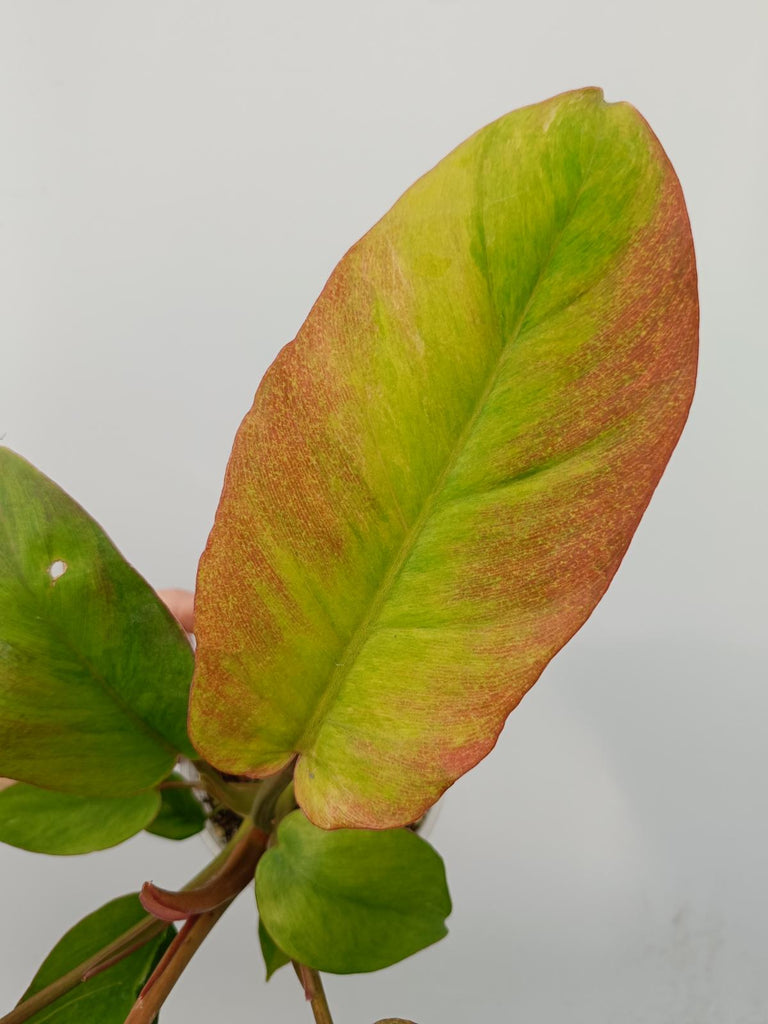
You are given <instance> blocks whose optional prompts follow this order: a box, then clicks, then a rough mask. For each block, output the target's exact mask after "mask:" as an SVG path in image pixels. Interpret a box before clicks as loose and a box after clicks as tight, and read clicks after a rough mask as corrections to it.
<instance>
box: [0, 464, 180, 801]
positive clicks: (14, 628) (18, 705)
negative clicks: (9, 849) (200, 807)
mask: <svg viewBox="0 0 768 1024" xmlns="http://www.w3.org/2000/svg"><path fill="white" fill-rule="evenodd" d="M193 662H194V659H193V655H192V651H191V649H190V646H189V643H188V641H187V637H186V635H185V633H184V632H183V630H182V629H181V627H180V626H179V624H178V623H177V622H176V620H175V619H174V618H173V616H172V615H171V613H170V612H169V611H168V609H167V608H166V607H165V605H164V604H163V603H162V601H160V599H159V598H158V597H157V595H156V594H155V593H154V591H153V590H152V589H151V587H150V586H149V585H148V584H147V583H146V582H145V581H144V580H143V579H142V578H141V577H140V576H139V575H138V574H137V573H136V572H135V571H134V570H133V569H132V568H131V567H130V566H129V565H128V564H127V563H126V562H125V560H124V559H123V558H122V556H121V555H120V554H119V552H118V551H117V550H116V549H115V547H114V546H113V545H112V543H111V542H110V540H109V539H108V538H107V537H106V536H105V534H104V533H103V532H102V530H101V528H100V527H99V526H98V525H97V524H96V523H95V522H94V521H93V519H91V518H90V516H88V515H87V514H86V513H85V512H84V511H83V509H82V508H80V506H79V505H77V504H76V503H75V502H74V501H73V500H72V499H71V498H70V497H68V495H66V494H65V493H64V492H63V491H62V490H61V489H60V488H59V487H57V486H56V484H54V483H53V482H52V481H51V480H49V479H48V478H47V477H45V476H43V474H42V473H40V472H39V471H38V470H36V469H35V468H34V467H33V466H31V465H30V464H29V463H28V462H26V461H25V460H24V459H22V458H21V457H20V456H18V455H16V454H15V453H14V452H12V451H9V450H8V449H7V448H0V775H7V776H9V777H10V778H14V779H19V780H20V781H22V782H29V783H32V784H33V785H37V786H42V787H43V788H45V789H55V790H58V791H60V792H64V793H76V794H78V795H80V796H99V797H102V796H103V797H115V796H128V795H132V794H134V793H137V792H139V791H141V790H143V789H149V788H150V787H152V786H154V785H155V784H156V783H157V782H159V781H160V779H162V778H164V777H165V776H166V775H167V774H168V773H169V772H170V771H171V769H172V768H173V764H174V762H175V760H176V757H177V754H178V753H183V754H187V755H188V756H190V757H192V756H195V755H194V751H193V749H192V748H191V746H190V744H189V740H188V738H187V734H186V712H187V698H188V691H189V682H190V679H191V677H192V669H193Z"/></svg>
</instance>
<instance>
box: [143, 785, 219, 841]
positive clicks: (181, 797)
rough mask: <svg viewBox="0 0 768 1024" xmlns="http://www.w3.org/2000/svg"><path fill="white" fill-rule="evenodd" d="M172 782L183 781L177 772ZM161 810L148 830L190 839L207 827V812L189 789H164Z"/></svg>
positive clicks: (161, 796) (171, 836) (161, 834)
mask: <svg viewBox="0 0 768 1024" xmlns="http://www.w3.org/2000/svg"><path fill="white" fill-rule="evenodd" d="M171 781H172V782H181V781H182V777H181V776H180V775H177V774H175V773H174V774H173V775H172V776H171ZM160 800H161V803H160V810H159V812H158V815H157V817H156V818H155V819H154V820H153V821H152V823H151V824H149V825H147V832H151V833H152V834H153V835H156V836H162V837H163V838H164V839H188V838H189V836H194V835H197V833H198V832H200V831H202V829H203V828H204V827H205V812H204V811H203V808H202V807H201V806H200V803H199V801H198V800H196V799H195V797H194V795H193V794H192V791H191V790H189V789H163V790H161V791H160Z"/></svg>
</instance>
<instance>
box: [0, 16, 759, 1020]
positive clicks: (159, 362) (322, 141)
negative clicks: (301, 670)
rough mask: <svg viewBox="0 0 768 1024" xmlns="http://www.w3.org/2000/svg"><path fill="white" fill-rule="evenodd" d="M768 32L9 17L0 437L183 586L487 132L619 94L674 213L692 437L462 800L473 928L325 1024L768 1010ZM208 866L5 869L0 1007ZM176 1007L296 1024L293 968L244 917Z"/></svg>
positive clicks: (456, 801)
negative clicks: (353, 269) (461, 157)
mask: <svg viewBox="0 0 768 1024" xmlns="http://www.w3.org/2000/svg"><path fill="white" fill-rule="evenodd" d="M767 10H768V8H766V5H765V3H764V2H763V0H754V2H749V0H729V2H728V3H722V2H718V3H712V4H711V5H707V4H706V2H705V0H696V2H694V0H690V2H685V0H677V2H676V0H643V2H642V3H639V2H635V3H631V4H630V3H626V2H621V0H580V2H579V3H572V4H571V3H568V2H567V0H546V2H540V3H531V2H527V3H522V2H521V3H517V4H515V3H512V2H505V3H502V2H490V0H486V2H482V0H473V2H451V0H409V2H403V0H388V2H387V3H377V4H371V3H366V2H362V0H355V2H349V3H346V2H339V0H323V2H308V0H294V2H292V3H288V4H262V3H259V2H257V0H252V2H249V3H248V2H234V0H219V2H216V3H214V2H207V3H203V2H198V0H176V2H171V0H151V2H148V0H134V2H131V3H127V2H126V3H114V2H108V0H93V2H83V0H80V2H77V0H49V2H42V0H16V2H14V0H2V2H0V332H1V333H0V355H1V357H2V359H1V362H0V367H1V372H0V434H4V435H5V438H4V439H5V443H6V444H9V445H10V446H12V447H13V448H15V449H16V450H18V451H20V452H21V453H22V454H24V455H25V456H27V457H28V458H29V459H31V460H32V461H33V462H34V463H36V464H37V465H38V466H39V467H40V468H41V469H43V470H44V471H45V472H46V473H48V474H49V475H50V476H52V477H53V478H54V479H56V480H57V481H58V482H60V483H61V484H62V485H63V486H64V487H65V488H66V489H67V490H68V491H69V492H70V493H71V494H72V495H73V496H75V497H76V498H77V499H78V500H79V501H80V502H81V503H82V504H83V505H84V506H85V507H86V508H87V509H88V510H89V511H90V512H91V513H92V514H93V515H94V516H95V517H96V518H97V519H98V520H99V521H100V522H101V523H102V524H103V525H104V527H105V528H106V529H107V531H108V532H109V533H110V535H111V536H112V537H113V539H114V540H115V541H116V543H117V544H118V546H119V547H120V548H121V550H122V551H123V552H124V554H125V555H126V556H127V557H128V559H129V560H130V561H131V562H132V563H133V564H134V565H136V566H137V568H138V569H139V570H140V571H141V572H143V573H144V574H145V575H146V576H147V577H148V579H149V580H150V581H151V582H152V583H153V584H154V585H156V586H167V585H186V586H191V585H192V583H193V579H194V573H195V567H196V562H197V558H198V555H199V553H200V551H201V549H202V546H203V544H204V541H205V537H206V533H207V531H208V529H209V527H210V524H211V521H212V517H213V513H214V509H215V506H216V501H217V498H218V491H219V488H220V485H221V479H222V475H223V471H224V466H225V462H226V458H227V455H228V451H229V447H230V445H231V440H232V437H233V434H234V431H235V428H236V426H237V424H238V422H239V420H240V418H241V417H242V415H243V414H244V412H245V411H246V409H247V408H248V406H249V405H250V402H251V398H252V394H253V391H254V390H255V388H256V386H257V384H258V381H259V379H260V377H261V375H262V374H263V372H264V370H265V368H266V367H267V365H268V364H269V362H270V361H271V360H272V358H273V357H274V356H275V354H276V352H277V350H278V348H279V347H280V346H281V345H282V344H283V343H284V342H285V341H287V340H289V339H290V338H291V337H292V336H293V335H294V334H295V332H296V330H297V328H298V327H299V325H300V323H301V322H302V320H303V318H304V317H305V315H306V313H307V311H308V309H309V307H310V305H311V303H312V301H313V300H314V298H315V297H316V295H317V294H318V292H319V291H320V289H321V288H322V285H323V283H324V282H325V280H326V278H327V276H328V274H329V272H330V270H331V269H332V267H333V265H334V264H335V263H336V261H337V260H338V259H339V258H340V256H341V255H342V254H343V252H344V251H345V249H346V248H347V247H348V246H349V245H350V244H351V243H352V242H353V241H354V240H355V239H357V238H358V237H359V236H360V235H361V234H362V233H363V232H364V231H365V230H366V229H367V228H368V227H369V226H370V225H371V224H372V223H373V221H375V220H376V219H377V218H378V217H379V216H380V215H381V214H382V213H383V212H384V211H385V210H386V209H387V207H388V206H389V205H390V204H391V203H392V202H393V201H394V200H395V199H396V198H397V196H398V195H399V194H400V193H401V192H402V191H403V190H404V189H405V188H406V187H407V186H408V185H409V184H410V183H411V182H412V181H413V180H414V179H415V178H416V177H417V176H418V175H420V174H421V173H422V172H423V171H425V170H426V169H427V168H429V167H430V166H432V165H433V164H434V163H435V162H436V161H437V160H438V159H440V157H442V156H443V155H444V154H445V153H446V152H447V151H448V150H449V149H451V148H452V147H453V146H454V145H456V144H457V143H458V142H460V141H461V140H462V139H463V138H464V137H466V136H467V135H468V134H470V133H471V132H472V131H474V130H475V129H476V128H478V127H480V126H481V125H483V124H484V123H486V122H487V121H489V120H491V119H493V118H495V117H496V116H498V115H500V114H502V113H504V112H505V111H507V110H509V109H512V108H514V107H518V106H521V105H523V104H526V103H530V102H535V101H537V100H540V99H544V98H546V97H548V96H551V95H553V94H554V93H557V92H560V91H563V90H566V89H570V88H574V87H578V86H582V85H592V84H595V85H602V86H603V87H604V88H605V91H606V97H607V99H609V100H618V99H627V100H630V101H631V102H632V103H634V104H635V105H636V106H637V107H638V108H639V109H640V110H641V111H642V112H643V113H644V115H645V116H646V117H647V118H648V120H649V121H650V123H651V125H652V126H653V127H654V129H655V131H656V132H657V134H658V135H659V137H660V138H661V140H662V143H663V144H664V145H665V147H666V149H667V151H668V153H669V154H670V156H671V158H672V161H673V163H674V164H675V166H676V168H677V171H678V174H679V176H680V179H681V181H682V184H683V188H684V190H685V193H686V196H687V199H688V204H689V209H690V215H691V220H692V223H693V231H694V236H695V240H696V244H697V251H698V258H699V268H700V287H701V303H702V334H701V339H702V362H701V373H700V380H699V388H698V393H697V397H696V400H695V403H694V407H693V412H692V415H691V419H690V422H689V425H688V428H687V430H686V432H685V435H684V437H683V440H682V442H681V444H680V446H679V448H678V450H677V452H676V454H675V455H674V457H673V459H672V461H671V463H670V466H669V469H668V472H667V475H666V477H665V478H664V480H663V482H662V485H661V486H660V488H659V490H658V492H657V494H656V496H655V498H654V501H653V503H652V506H651V508H650V510H649V512H648V514H647V516H646V518H645V520H644V522H643V524H642V526H641V528H640V530H639V532H638V534H637V536H636V538H635V540H634V542H633V545H632V548H631V550H630V553H629V555H628V557H627V559H626V560H625V563H624V565H623V567H622V569H621V570H620V572H619V574H618V576H617V578H616V580H615V582H614V584H613V586H612V588H611V590H610V592H609V594H608V596H607V597H606V598H605V600H604V601H603V603H602V605H601V606H600V608H599V609H598V610H597V612H596V613H595V614H594V615H593V616H592V618H591V620H590V621H589V623H588V624H587V625H586V626H585V628H584V629H583V630H582V631H581V633H580V634H579V635H578V637H577V638H576V639H575V640H574V641H573V642H572V643H571V644H570V645H569V646H568V647H567V648H566V649H565V650H564V651H563V653H562V654H561V655H559V656H558V658H557V659H556V660H555V662H554V663H553V664H552V666H551V667H550V668H549V669H548V670H547V672H546V673H545V674H544V677H543V678H542V680H541V681H540V683H539V684H538V685H537V687H536V688H535V689H534V690H533V691H532V693H531V694H530V695H529V696H528V697H527V698H526V700H525V701H524V702H523V704H522V706H521V707H520V708H519V709H518V710H517V711H516V712H515V714H514V715H513V716H512V718H511V719H510V722H509V724H508V726H507V728H506V730H505V732H504V734H503V736H502V738H501V741H500V743H499V745H498V747H497V749H496V750H495V752H494V753H493V754H492V755H491V756H490V757H489V758H488V759H487V760H486V761H485V762H484V763H483V764H482V765H481V766H480V767H479V768H478V769H476V770H475V771H474V772H473V773H471V774H470V775H469V776H468V777H466V778H465V779H463V780H461V781H460V782H459V783H458V784H457V785H456V786H455V787H454V789H453V790H451V791H450V792H449V794H448V796H447V797H446V799H445V800H444V802H443V804H442V806H441V811H440V816H439V818H438V820H437V822H436V824H435V826H434V830H433V833H432V841H433V842H434V843H435V845H436V846H437V847H438V849H439V850H440V851H441V852H442V853H443V855H444V857H445V859H446V862H447V867H448V873H449V879H450V882H451V887H452V891H453V896H454V903H455V910H454V913H453V916H452V918H451V920H450V922H449V923H450V925H451V934H450V936H449V937H448V938H447V939H446V940H445V941H443V942H442V943H440V944H438V945H437V946H435V947H433V948H432V949H430V950H428V951H426V952H424V953H422V954H420V955H418V956H417V957H415V958H414V959H413V960H411V961H409V962H407V963H405V964H403V965H400V966H398V967H396V968H392V969H390V970H388V971H385V972H382V973H380V974H378V975H372V976H368V977H366V976H361V977H353V978H341V979H335V978H330V979H329V981H328V989H329V994H330V998H331V1002H332V1005H333V1007H334V1008H335V1011H336V1020H337V1024H366V1022H372V1021H373V1020H375V1019H377V1018H378V1017H382V1016H386V1015H393V1014H400V1015H402V1016H406V1017H410V1018H413V1019H414V1020H416V1021H418V1022H419V1024H430V1022H441V1024H447V1022H455V1024H460V1022H461V1024H464V1022H467V1021H507V1020H509V1021H525V1022H527V1024H550V1022H551V1024H555V1022H557V1024H562V1022H565V1021H568V1024H614V1022H617V1021H618V1022H621V1024H634V1022H670V1024H671V1022H674V1024H724V1022H738V1024H742V1022H744V1024H752V1022H755V1024H757V1022H761V1024H764V1022H765V1021H766V1020H768V980H766V968H765V963H766V951H767V948H768V923H766V922H767V919H768V882H767V881H766V865H767V864H768V825H767V824H766V821H767V818H766V811H767V810H768V799H767V798H766V785H767V779H768V772H767V771H766V769H767V768H768V753H767V752H766V751H767V748H768V744H767V743H766V719H767V717H768V688H767V687H766V681H768V671H766V669H767V668H768V665H767V664H766V663H767V662H768V657H767V654H768V651H767V647H768V643H767V641H766V635H765V628H764V622H765V618H766V616H765V612H766V599H765V585H764V579H765V573H766V540H765V537H766V532H765V529H764V526H763V518H764V516H765V513H766V507H767V506H768V502H767V501H766V498H768V484H767V481H766V458H765V451H766V415H765V380H766V370H767V369H768V365H767V363H766V352H765V349H766V344H765V301H766V272H767V271H768V266H767V264H766V255H765V232H766V190H765V181H766V178H767V176H768V166H767V164H768V161H767V160H766V148H767V144H766V105H767V103H768V76H767V75H766V72H765V41H766V34H767V32H768V17H767V15H766V11H767ZM206 856H207V853H206V850H205V848H204V845H203V843H202V841H201V840H199V839H193V840H190V841H188V842H186V843H184V844H181V845H178V846H175V845H173V844H170V843H167V842H164V841H162V840H159V839H156V838H154V837H151V836H142V837H139V838H136V839H134V840H132V841H131V842H129V843H128V844H126V845H125V846H124V847H121V848H119V849H117V850H113V851H109V852H104V853H99V854H92V855H90V856H88V857H84V858H75V859H55V858H49V857H42V856H36V855H32V854H22V853H21V852H19V851H16V850H12V849H9V848H2V849H0V907H2V908H3V910H2V937H0V951H1V953H2V956H1V957H0V1008H3V1007H8V1008H10V1006H11V1005H12V1003H13V1002H14V1001H15V999H16V998H17V997H18V995H19V994H20V992H21V990H22V989H23V988H24V987H25V985H26V983H27V982H28V980H29V978H30V977H31V975H32V974H33V973H34V970H35V969H36V966H37V964H38V962H39V960H40V959H41V958H42V956H43V955H44V954H45V953H46V952H47V951H48V949H49V948H50V946H51V945H52V944H53V943H54V941H55V940H56V939H57V938H58V937H59V936H60V934H61V933H62V932H63V931H64V930H65V929H66V928H67V927H69V925H71V924H72V923H74V921H76V920H77V919H78V918H80V917H81V916H82V915H83V914H84V913H86V912H87V911H89V910H91V909H93V908H95V907H96V906H98V905H99V904H100V903H102V902H104V901H105V900H107V899H108V898H111V897H112V896H114V895H117V894H119V893H122V892H126V891H129V890H131V889H136V888H137V887H138V886H139V885H140V883H141V882H142V881H143V880H144V879H145V878H147V877H153V878H155V880H157V881H158V882H159V883H161V884H166V885H174V884H179V883H181V882H182V881H183V880H185V879H186V878H187V877H188V876H189V875H190V874H191V873H193V871H194V870H195V869H197V867H199V866H200V865H201V863H202V862H203V860H204V858H205V857H206ZM162 1019H163V1022H164V1024H181V1022H185V1024H196V1022H200V1024H203V1022H206V1024H207V1022H210V1021H214V1020H226V1021H228V1022H233V1024H235V1022H239V1021H242V1022H246V1021H280V1022H281V1024H282V1022H285V1024H289V1022H294V1021H296V1022H299V1024H301V1022H307V1024H308V1022H309V1020H310V1013H309V1010H308V1008H306V1007H305V1006H304V1005H303V1002H302V996H301V993H300V991H299V989H298V986H297V985H296V982H295V979H294V978H293V976H292V975H290V976H289V972H288V971H285V972H282V974H281V975H279V976H278V977H277V978H276V979H275V980H274V981H273V982H271V983H270V985H269V986H265V985H264V983H263V981H262V967H261V965H260V962H259V954H258V951H257V945H256V940H255V918H254V915H253V910H252V907H251V906H249V897H248V896H244V897H243V898H242V899H241V901H240V902H239V904H238V905H237V907H236V908H235V909H233V911H232V912H231V913H230V914H229V915H228V916H227V917H225V918H224V920H223V921H222V922H221V924H220V925H219V926H218V928H217V932H216V933H214V935H213V936H212V937H211V939H210V940H209V942H208V944H207V948H204V949H203V950H202V951H201V952H200V954H199V956H198V959H197V961H196V962H195V963H194V964H193V966H192V968H191V969H190V970H189V971H188V973H187V975H186V976H185V977H184V979H183V980H182V982H181V983H180V984H179V986H178V988H177V990H176V992H175V993H174V995H173V997H172V999H171V1000H170V1002H169V1003H168V1005H167V1009H166V1010H165V1011H164V1013H163V1018H162ZM84 1024H90V1022H84ZM94 1024H96V1022H94Z"/></svg>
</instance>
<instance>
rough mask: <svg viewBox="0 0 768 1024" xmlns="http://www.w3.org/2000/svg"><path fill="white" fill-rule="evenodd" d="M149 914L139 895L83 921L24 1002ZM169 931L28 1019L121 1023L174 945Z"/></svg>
mask: <svg viewBox="0 0 768 1024" xmlns="http://www.w3.org/2000/svg"><path fill="white" fill-rule="evenodd" d="M144 915H145V910H144V908H143V907H142V905H141V904H140V903H139V898H138V896H137V895H136V894H134V893H131V894H130V895H128V896H120V897H119V898H118V899H116V900H112V901H111V902H110V903H107V904H106V905H105V906H103V907H101V908H100V909H99V910H95V911H94V912H93V913H92V914H89V915H88V916H87V917H84V918H83V920H82V921H80V922H79V923H78V924H76V925H75V926H74V928H71V929H70V930H69V931H68V932H67V934H66V935H65V936H64V937H63V938H62V939H61V940H60V941H59V942H58V943H57V944H56V945H55V946H54V947H53V949H52V950H51V952H50V953H49V954H48V956H47V957H46V959H45V960H44V961H43V965H42V966H41V968H40V970H39V971H38V972H37V974H36V975H35V977H34V978H33V980H32V984H31V985H30V986H29V988H28V989H27V991H26V992H25V993H24V996H23V998H22V1002H23V1001H24V999H28V998H29V997H30V996H32V995H34V994H35V993H36V992H39V991H40V990H41V989H43V988H45V987H46V986H48V985H50V984H52V982H54V981H56V980H57V979H58V978H60V977H62V975H64V974H66V973H67V972H68V971H71V970H72V968H73V967H77V966H78V964H81V963H83V961H84V960H87V959H88V958H89V957H91V956H93V954H94V953H98V951H99V950H100V949H103V947H104V946H106V945H108V944H109V943H110V942H113V941H114V940H115V939H117V938H118V937H119V936H120V935H122V934H123V932H125V931H127V930H128V929H129V928H130V927H131V926H132V925H134V924H136V922H137V921H139V920H140V919H141V918H142V917H143V916H144ZM175 934H176V931H175V929H174V928H172V927H168V928H166V929H165V931H164V932H162V933H161V934H160V935H159V936H157V937H156V938H154V939H151V940H150V941H149V942H148V943H147V944H146V945H145V946H142V947H141V949H137V950H136V952H135V953H132V954H131V955H130V956H128V957H126V958H125V960H121V961H120V963H118V964H115V966H114V967H110V968H108V969H107V970H106V971H104V972H103V973H101V974H97V975H96V976H95V977H94V978H91V979H90V980H89V981H86V982H85V983H84V984H82V985H78V986H77V987H76V988H74V989H72V991H71V992H68V993H67V994H66V995H64V996H62V997H61V998H60V999H57V1000H56V1002H55V1003H53V1004H52V1005H51V1006H47V1007H46V1008H45V1009H43V1010H40V1011H39V1012H38V1013H36V1014H35V1015H34V1017H31V1018H30V1024H43V1022H45V1024H96V1022H98V1024H123V1022H124V1020H125V1018H126V1016H127V1015H128V1012H129V1011H130V1009H131V1007H132V1006H133V1003H134V1002H135V1000H136V997H137V996H138V994H139V992H140V991H141V989H142V987H143V986H144V984H145V983H146V981H147V979H148V978H149V975H150V974H151V973H152V970H153V968H154V966H155V964H156V963H157V960H158V959H159V957H160V956H161V955H162V953H163V951H164V950H165V949H166V948H167V947H168V945H169V944H170V943H171V942H172V941H173V938H174V936H175Z"/></svg>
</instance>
